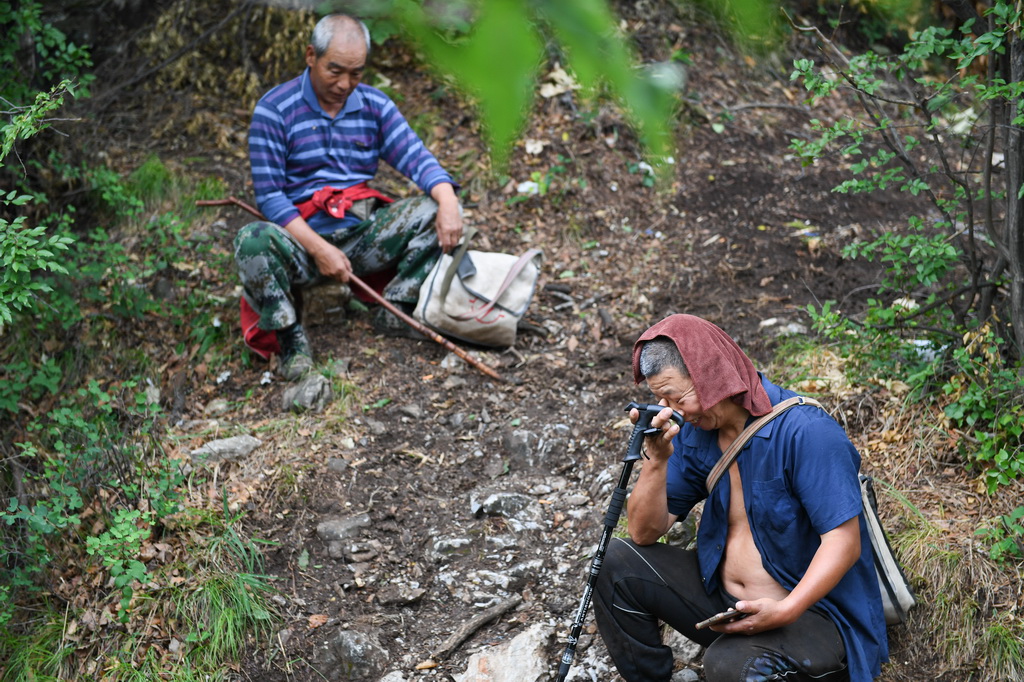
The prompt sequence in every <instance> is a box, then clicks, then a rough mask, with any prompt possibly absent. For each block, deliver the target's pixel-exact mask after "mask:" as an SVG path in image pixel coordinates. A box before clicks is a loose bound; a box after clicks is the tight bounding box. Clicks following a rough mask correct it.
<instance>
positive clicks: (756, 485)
mask: <svg viewBox="0 0 1024 682" xmlns="http://www.w3.org/2000/svg"><path fill="white" fill-rule="evenodd" d="M751 492H752V493H753V494H754V499H753V500H751V503H750V509H751V512H752V513H753V516H754V519H753V522H754V523H756V524H758V525H759V526H767V527H769V528H771V529H772V530H774V531H776V532H784V531H786V530H787V529H791V528H792V527H793V524H794V523H795V522H796V517H797V510H798V507H799V504H798V503H797V501H796V500H795V499H794V498H793V496H792V495H791V494H790V492H789V490H788V489H787V488H786V481H785V480H784V479H781V478H773V479H770V480H767V481H754V482H753V485H752V486H751Z"/></svg>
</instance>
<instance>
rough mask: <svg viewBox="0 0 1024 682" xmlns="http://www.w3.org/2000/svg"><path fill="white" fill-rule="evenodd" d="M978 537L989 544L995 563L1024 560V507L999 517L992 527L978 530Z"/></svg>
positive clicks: (990, 553) (990, 554)
mask: <svg viewBox="0 0 1024 682" xmlns="http://www.w3.org/2000/svg"><path fill="white" fill-rule="evenodd" d="M977 535H979V536H981V537H982V538H983V539H985V540H986V541H987V542H988V544H989V556H991V557H992V559H993V561H1011V560H1019V559H1024V507H1017V508H1016V509H1014V510H1013V511H1011V512H1010V513H1009V514H1004V515H1002V516H1000V517H998V518H997V519H996V520H995V522H994V523H993V524H992V525H991V526H989V527H987V528H980V529H978V531H977Z"/></svg>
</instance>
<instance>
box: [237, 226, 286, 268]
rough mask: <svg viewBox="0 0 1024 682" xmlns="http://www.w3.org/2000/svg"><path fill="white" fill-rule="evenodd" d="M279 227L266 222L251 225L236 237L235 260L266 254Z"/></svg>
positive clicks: (240, 231) (241, 230) (245, 227)
mask: <svg viewBox="0 0 1024 682" xmlns="http://www.w3.org/2000/svg"><path fill="white" fill-rule="evenodd" d="M277 229H278V228H277V225H274V224H273V223H268V222H266V221H262V220H261V221H257V222H254V223H249V224H248V225H246V226H244V227H243V228H242V229H240V230H239V231H238V234H236V235H235V259H236V260H237V259H241V258H245V257H246V256H255V255H258V254H263V253H266V251H267V249H268V248H269V247H270V244H271V241H270V240H271V235H272V233H273V232H274V231H275V230H277Z"/></svg>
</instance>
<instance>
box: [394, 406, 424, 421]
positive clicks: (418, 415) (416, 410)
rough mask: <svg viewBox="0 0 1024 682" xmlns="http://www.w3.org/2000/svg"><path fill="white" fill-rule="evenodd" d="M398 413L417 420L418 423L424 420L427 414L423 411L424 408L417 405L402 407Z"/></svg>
mask: <svg viewBox="0 0 1024 682" xmlns="http://www.w3.org/2000/svg"><path fill="white" fill-rule="evenodd" d="M398 411H399V412H400V413H401V414H403V415H405V416H406V417H409V418H410V419H415V420H417V421H420V420H422V419H423V417H424V414H425V413H424V411H423V407H421V406H420V405H417V404H416V403H411V404H409V405H402V406H401V407H399V408H398Z"/></svg>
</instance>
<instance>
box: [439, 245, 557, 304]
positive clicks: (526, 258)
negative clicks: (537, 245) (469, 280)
mask: <svg viewBox="0 0 1024 682" xmlns="http://www.w3.org/2000/svg"><path fill="white" fill-rule="evenodd" d="M541 253H542V252H541V250H540V249H530V250H529V251H527V252H526V253H524V254H523V255H522V256H520V257H519V259H518V260H517V261H516V262H515V263H514V264H513V265H512V267H511V268H509V271H508V274H507V275H505V279H504V280H503V281H502V283H501V286H499V287H498V290H497V291H496V292H495V293H494V296H492V297H491V300H490V301H487V305H485V306H484V307H483V308H479V309H475V310H472V311H470V312H468V313H464V314H462V315H452V316H451V317H453V318H454V319H456V320H470V319H473V318H480V317H483V316H484V315H486V314H487V313H489V312H491V310H492V309H493V308H494V306H495V305H496V304H497V302H498V301H499V300H500V299H501V295H502V294H504V293H505V290H506V289H508V288H509V286H510V285H511V284H512V282H514V281H515V279H516V277H518V276H519V273H520V272H522V271H523V268H525V267H526V264H527V263H529V262H530V261H532V260H533V259H534V258H536V257H537V256H539V255H541Z"/></svg>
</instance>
